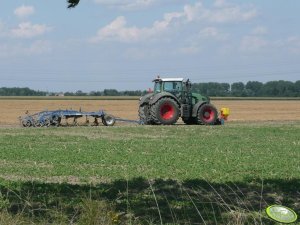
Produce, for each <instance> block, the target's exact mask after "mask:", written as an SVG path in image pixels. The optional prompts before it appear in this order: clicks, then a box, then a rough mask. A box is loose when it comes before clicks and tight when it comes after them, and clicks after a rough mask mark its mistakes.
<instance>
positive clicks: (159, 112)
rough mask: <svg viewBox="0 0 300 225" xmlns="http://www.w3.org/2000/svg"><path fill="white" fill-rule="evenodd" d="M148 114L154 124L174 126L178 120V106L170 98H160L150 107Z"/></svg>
mask: <svg viewBox="0 0 300 225" xmlns="http://www.w3.org/2000/svg"><path fill="white" fill-rule="evenodd" d="M150 114H151V118H152V120H153V122H154V123H155V124H163V125H171V124H175V123H176V122H177V120H178V118H179V106H178V104H177V102H176V101H175V100H174V99H172V98H167V97H165V98H161V99H159V100H158V101H157V102H156V103H154V104H153V105H152V106H151V109H150Z"/></svg>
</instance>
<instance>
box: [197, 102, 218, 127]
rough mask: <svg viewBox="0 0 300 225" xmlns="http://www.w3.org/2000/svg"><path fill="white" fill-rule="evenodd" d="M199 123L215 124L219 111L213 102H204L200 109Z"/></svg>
mask: <svg viewBox="0 0 300 225" xmlns="http://www.w3.org/2000/svg"><path fill="white" fill-rule="evenodd" d="M197 119H198V123H199V124H204V125H214V124H215V123H216V121H217V119H218V111H217V109H216V108H215V107H214V106H213V105H211V104H204V105H202V106H200V108H199V110H198V117H197Z"/></svg>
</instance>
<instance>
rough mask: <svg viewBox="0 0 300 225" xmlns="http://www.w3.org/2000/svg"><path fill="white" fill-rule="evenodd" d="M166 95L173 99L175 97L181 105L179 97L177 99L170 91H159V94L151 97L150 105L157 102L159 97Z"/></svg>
mask: <svg viewBox="0 0 300 225" xmlns="http://www.w3.org/2000/svg"><path fill="white" fill-rule="evenodd" d="M165 97H168V98H172V99H174V100H175V101H176V102H177V104H178V106H180V105H181V104H180V102H179V101H178V99H177V98H176V97H175V96H174V95H172V94H171V93H169V92H161V93H158V94H156V95H154V96H152V97H151V98H150V101H149V104H150V105H153V104H154V103H156V102H157V101H158V100H159V99H161V98H165Z"/></svg>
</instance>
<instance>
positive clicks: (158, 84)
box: [154, 82, 161, 92]
mask: <svg viewBox="0 0 300 225" xmlns="http://www.w3.org/2000/svg"><path fill="white" fill-rule="evenodd" d="M160 90H161V82H155V84H154V92H160Z"/></svg>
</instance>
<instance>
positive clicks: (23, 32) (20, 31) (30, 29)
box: [11, 22, 51, 38]
mask: <svg viewBox="0 0 300 225" xmlns="http://www.w3.org/2000/svg"><path fill="white" fill-rule="evenodd" d="M50 30H51V27H48V26H47V25H45V24H31V23H30V22H23V23H20V24H19V25H18V27H17V28H15V29H12V30H11V35H12V36H13V37H18V38H32V37H35V36H39V35H43V34H44V33H46V32H48V31H50Z"/></svg>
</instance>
